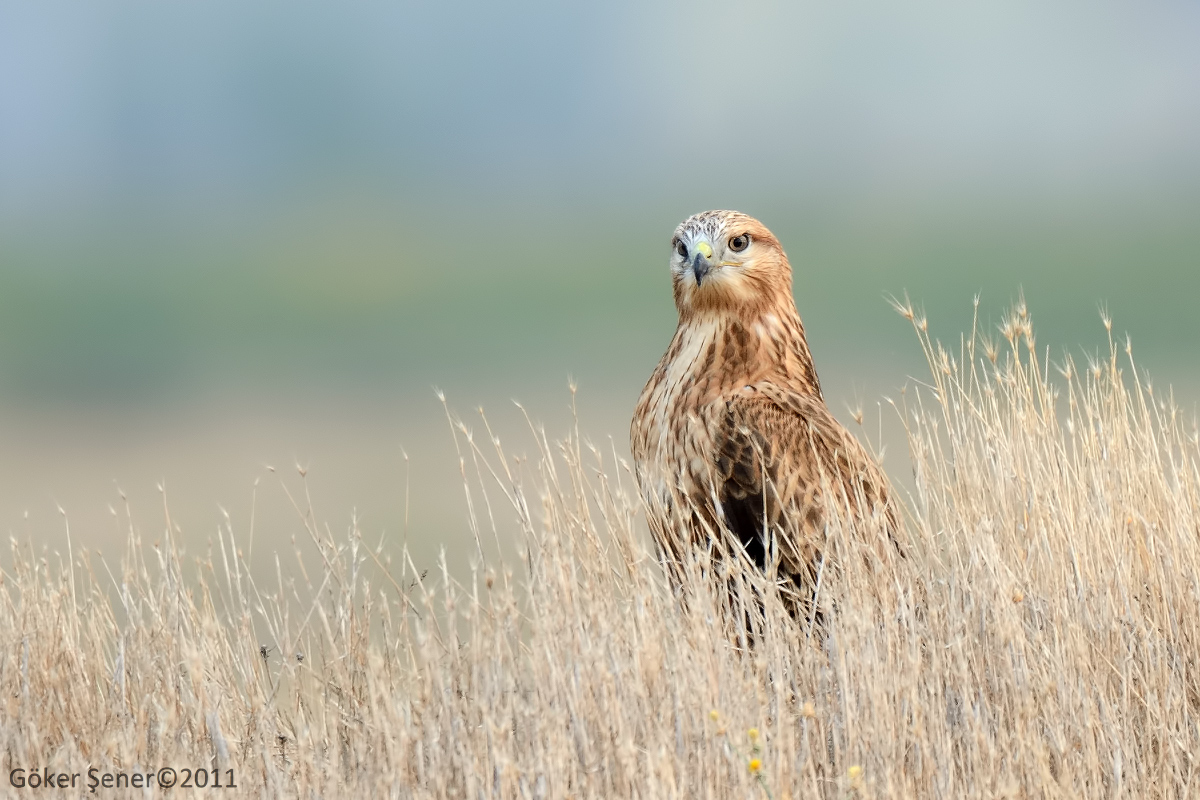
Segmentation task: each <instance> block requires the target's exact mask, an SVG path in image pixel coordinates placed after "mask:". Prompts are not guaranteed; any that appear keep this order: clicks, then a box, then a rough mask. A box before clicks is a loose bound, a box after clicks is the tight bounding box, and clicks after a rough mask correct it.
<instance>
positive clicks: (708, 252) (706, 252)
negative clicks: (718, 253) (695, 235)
mask: <svg viewBox="0 0 1200 800" xmlns="http://www.w3.org/2000/svg"><path fill="white" fill-rule="evenodd" d="M696 249H697V250H699V251H700V252H701V254H703V256H704V257H705V258H712V256H713V249H712V245H710V244H709V243H708V242H696Z"/></svg>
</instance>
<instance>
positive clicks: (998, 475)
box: [0, 305, 1200, 800]
mask: <svg viewBox="0 0 1200 800" xmlns="http://www.w3.org/2000/svg"><path fill="white" fill-rule="evenodd" d="M900 310H901V312H902V313H904V314H905V315H906V316H908V317H909V318H910V319H912V320H913V323H914V326H915V327H916V329H917V333H918V337H919V340H920V342H921V343H922V346H923V347H924V348H925V349H926V352H927V355H928V358H929V362H930V366H931V375H930V377H929V380H928V382H927V383H923V384H921V385H918V386H915V387H913V388H911V389H910V390H909V391H908V392H907V393H906V394H905V395H904V397H903V398H902V399H903V402H902V403H900V404H899V406H898V411H899V416H900V418H901V419H902V420H903V422H904V426H905V429H906V431H907V434H908V441H909V445H910V453H911V462H912V478H911V481H910V482H909V485H911V487H912V497H911V500H910V502H909V504H908V505H909V509H908V511H909V520H908V528H909V536H910V538H911V542H912V543H911V550H910V553H909V557H907V558H905V559H898V560H897V561H898V563H896V564H894V565H891V566H889V567H887V570H886V572H885V573H883V574H879V573H878V572H872V571H871V570H868V569H866V568H865V567H861V566H858V565H861V564H862V563H863V559H862V558H856V557H855V555H856V553H857V552H858V551H860V550H863V547H864V546H863V545H862V544H861V540H862V538H863V537H862V536H860V535H858V533H857V532H855V531H850V530H844V529H837V530H832V531H831V532H830V537H831V542H832V545H831V549H832V551H833V552H835V553H836V554H837V555H838V557H839V562H838V563H840V564H841V565H842V566H841V568H839V569H829V570H827V571H826V572H825V573H824V576H823V583H822V589H821V603H822V605H823V606H824V608H825V610H826V612H827V613H826V622H825V629H826V631H825V634H824V635H822V634H821V632H820V631H817V632H816V633H815V634H814V635H813V636H811V637H810V636H808V635H807V634H808V631H807V630H805V629H803V628H802V627H800V626H797V625H796V624H795V623H793V622H791V621H790V620H789V619H787V618H786V616H785V615H784V614H783V613H782V612H781V610H780V605H779V603H778V602H777V598H775V597H774V596H773V595H772V593H771V590H770V588H769V587H763V586H762V585H761V581H756V579H755V578H754V577H753V576H750V575H745V574H742V575H740V577H739V575H738V570H737V568H736V567H734V568H729V569H732V571H733V573H734V578H735V579H737V580H740V581H741V583H742V584H743V585H746V584H755V585H753V586H750V587H749V588H748V589H746V591H747V592H753V593H757V594H764V593H765V596H766V598H767V600H766V603H765V604H764V605H763V606H762V609H763V612H762V614H760V615H755V614H751V615H750V616H751V617H752V618H753V619H752V621H751V624H752V625H753V626H754V628H755V630H754V631H752V636H753V640H754V645H753V647H751V648H749V649H747V648H746V647H745V641H746V631H744V630H741V629H740V628H741V627H743V626H744V625H745V624H746V619H747V616H746V615H745V614H728V613H724V612H723V611H722V610H721V606H722V604H723V603H726V602H728V600H727V595H726V594H725V593H724V592H722V591H716V590H714V587H715V586H724V585H725V584H724V581H725V580H727V579H728V577H729V576H728V575H726V576H725V577H722V578H719V579H717V580H715V581H710V580H708V579H706V578H704V577H703V575H704V574H711V573H712V572H713V571H716V572H721V571H722V569H723V568H722V567H721V566H720V565H713V564H711V563H708V562H707V556H706V555H705V554H697V556H696V560H695V562H694V563H692V564H689V565H688V571H689V578H688V580H687V583H686V585H685V587H684V591H683V595H682V596H677V595H676V594H674V593H673V592H672V591H671V589H670V587H669V586H668V584H667V582H666V581H665V579H664V575H663V571H662V568H661V566H660V565H659V564H658V563H657V562H656V559H655V557H654V554H653V551H652V549H651V548H650V546H649V544H648V541H647V539H646V537H645V535H644V533H643V532H642V531H643V527H644V523H643V522H642V521H641V520H640V518H639V510H638V508H637V505H636V501H635V500H633V499H631V492H630V489H631V486H630V481H629V476H628V473H627V471H626V469H625V468H624V467H623V466H620V465H617V466H616V467H614V465H613V464H612V460H611V458H602V457H601V455H600V454H599V453H597V452H593V451H590V450H589V449H588V448H586V447H583V446H582V445H581V442H580V438H579V437H578V434H575V435H573V436H571V437H570V438H569V439H568V440H567V441H566V442H564V443H562V444H561V445H554V446H552V445H551V444H550V443H548V442H547V441H546V440H545V438H544V437H541V438H538V439H537V453H538V454H537V456H536V458H534V459H533V460H532V461H528V462H520V463H518V462H514V461H512V460H510V459H507V458H505V456H504V455H503V454H502V453H501V452H500V450H499V445H498V444H495V446H493V442H492V441H491V440H490V437H486V438H484V437H479V436H477V437H475V438H474V439H471V438H470V437H468V436H466V435H464V434H463V433H461V432H460V445H461V447H462V448H463V449H462V455H463V458H464V463H465V465H466V470H465V474H467V475H469V476H470V480H469V481H468V484H469V486H470V491H469V504H470V509H471V513H472V518H473V519H475V520H477V521H478V524H477V526H476V532H477V535H478V537H479V538H480V544H479V551H480V553H481V554H482V553H483V552H485V551H488V552H491V551H492V550H494V548H493V547H492V545H493V542H492V541H490V538H489V537H491V536H492V533H491V531H492V530H493V523H492V522H490V520H493V519H494V520H496V521H497V522H496V525H497V526H498V527H499V528H503V522H502V520H509V521H514V520H515V522H516V524H517V526H518V527H519V529H520V533H519V536H518V537H517V541H518V545H519V548H520V550H521V553H522V557H521V558H520V559H511V560H510V561H509V562H507V566H505V564H502V563H498V562H496V560H495V559H494V557H493V558H492V560H491V563H488V562H486V561H480V562H479V568H478V570H477V571H476V572H475V573H472V574H470V575H467V576H459V577H460V578H461V581H456V580H455V579H454V577H453V576H448V575H446V574H444V572H443V573H442V574H437V573H436V572H435V574H428V575H425V576H424V577H422V576H421V575H420V573H419V572H418V571H417V570H416V569H415V567H414V565H413V564H412V563H411V561H408V560H406V559H397V563H395V564H394V565H388V564H381V563H380V562H379V560H378V559H379V558H381V557H379V556H376V554H375V551H374V550H373V549H372V548H370V547H369V546H368V545H367V544H366V543H364V542H363V541H362V540H361V538H360V537H358V535H357V534H352V535H351V536H350V537H349V538H347V539H346V540H344V541H337V540H335V539H334V538H333V537H331V536H330V535H329V534H328V533H326V532H324V531H322V530H320V529H319V528H318V527H317V526H315V525H314V524H312V520H311V518H309V517H307V516H306V517H305V519H306V524H307V525H308V526H309V530H310V533H311V537H312V540H313V542H314V543H315V546H316V548H317V550H318V551H319V557H317V558H315V559H310V560H309V565H308V568H307V571H303V570H300V569H296V570H294V579H293V578H288V577H287V576H286V575H285V574H282V573H283V570H282V569H281V570H280V573H281V574H280V575H279V577H278V579H277V581H275V583H274V585H273V586H272V587H271V588H269V589H268V588H266V587H263V586H260V585H257V584H255V582H254V581H252V580H251V579H250V577H249V574H248V572H247V569H246V565H245V563H244V560H243V559H242V558H241V555H240V549H239V548H240V547H241V544H240V539H239V536H240V535H241V534H240V533H239V532H237V531H233V530H229V529H227V530H226V531H224V532H223V533H222V536H221V539H220V541H219V543H217V544H216V545H214V551H213V553H211V554H210V555H208V556H207V557H205V558H201V559H199V560H197V559H195V558H194V557H188V558H185V557H184V556H183V555H182V554H181V553H180V552H179V551H178V550H177V549H176V547H175V546H174V544H173V543H172V541H171V539H170V538H169V537H168V538H166V539H164V540H163V541H162V542H160V543H156V544H154V545H146V546H143V545H142V543H141V542H139V541H138V540H137V536H136V534H133V533H131V539H130V546H129V552H128V554H127V557H126V559H125V560H124V563H123V566H122V567H121V568H120V569H116V568H114V569H113V571H112V572H110V571H109V570H108V568H107V567H106V566H104V565H103V564H102V563H101V562H99V560H98V559H96V558H94V557H91V556H88V555H86V554H82V555H81V554H80V553H78V552H76V553H74V555H73V556H72V554H70V553H68V554H67V555H66V559H65V560H54V559H48V558H41V557H37V556H35V555H34V554H33V553H31V551H30V550H29V549H28V548H27V547H25V546H17V545H16V544H14V546H13V552H12V562H11V566H10V567H9V568H8V570H7V571H6V572H5V574H4V584H3V602H2V603H0V631H2V632H3V644H4V648H3V651H2V654H0V689H2V691H3V697H4V698H5V703H6V708H5V710H4V712H3V714H2V715H0V737H2V740H3V747H4V751H5V775H7V771H8V770H9V769H12V768H13V767H26V768H40V767H50V768H51V769H53V770H59V771H68V772H71V771H81V772H86V769H87V766H88V765H95V766H97V767H99V768H100V769H112V770H116V769H126V770H129V769H151V770H153V769H156V768H158V767H159V766H164V765H171V766H175V767H181V766H188V765H194V766H214V765H216V766H220V767H221V768H222V769H225V768H233V769H235V770H236V777H237V781H238V783H239V785H240V787H241V791H242V792H243V793H247V794H256V795H266V796H277V795H283V796H312V797H316V796H326V797H329V796H339V795H345V794H350V793H351V792H356V793H358V794H359V795H360V796H372V797H374V796H395V797H463V798H471V800H475V799H476V798H561V797H576V798H584V797H641V798H667V797H687V798H692V797H721V798H723V797H746V798H749V797H767V796H770V797H774V798H785V797H796V798H799V797H826V798H843V797H922V798H925V797H944V798H961V797H1043V796H1047V797H1050V796H1063V797H1078V796H1089V797H1100V796H1104V797H1107V796H1137V797H1190V796H1195V795H1196V794H1197V793H1200V788H1198V783H1200V781H1198V780H1197V778H1196V777H1195V767H1196V764H1195V755H1194V754H1195V753H1197V752H1200V729H1198V728H1197V722H1198V720H1200V716H1198V708H1197V704H1198V702H1200V683H1198V682H1200V665H1198V664H1197V655H1198V654H1200V637H1198V634H1200V630H1198V627H1197V626H1198V624H1200V608H1198V601H1197V585H1196V577H1197V575H1198V574H1200V563H1198V562H1200V544H1198V540H1197V536H1198V534H1200V473H1198V472H1197V469H1198V464H1200V450H1198V446H1197V435H1196V431H1195V428H1194V427H1188V426H1185V424H1184V421H1183V419H1182V418H1181V415H1180V414H1179V413H1178V412H1177V411H1176V409H1175V407H1174V405H1173V404H1172V403H1171V401H1170V399H1169V398H1160V397H1159V396H1158V395H1157V394H1155V393H1153V392H1152V391H1151V389H1150V387H1148V386H1145V385H1143V384H1142V383H1140V382H1139V380H1138V378H1137V375H1136V371H1135V369H1134V368H1133V366H1132V363H1131V361H1129V356H1128V353H1123V352H1121V349H1120V348H1118V347H1115V346H1114V347H1113V348H1112V352H1111V354H1109V356H1108V357H1106V358H1105V359H1103V360H1101V361H1099V362H1098V363H1094V364H1091V363H1090V364H1088V365H1087V368H1086V369H1080V368H1078V366H1077V365H1075V364H1073V363H1072V362H1071V361H1070V360H1065V361H1064V362H1063V363H1062V364H1060V365H1052V364H1049V363H1047V362H1046V360H1045V359H1044V357H1043V356H1039V354H1038V353H1037V352H1036V350H1035V348H1034V346H1033V336H1032V331H1031V328H1030V325H1029V320H1028V318H1027V316H1026V314H1025V312H1024V310H1023V309H1022V308H1020V307H1018V309H1017V310H1015V311H1014V312H1013V314H1012V316H1011V318H1010V319H1009V320H1008V321H1007V322H1006V324H1005V326H1004V327H1003V329H1002V332H1001V335H1000V336H999V337H998V339H997V342H998V343H997V344H994V345H993V344H989V343H988V342H987V341H985V337H982V336H978V335H975V334H974V333H972V335H971V336H970V337H969V338H968V337H964V339H963V342H962V344H961V346H960V347H958V348H956V349H955V350H954V351H947V350H944V349H942V348H941V347H940V346H938V345H936V344H935V343H933V342H931V341H930V339H929V338H928V335H927V334H926V332H925V324H924V322H923V321H922V320H921V319H920V318H919V317H917V316H916V315H915V314H913V312H912V310H911V307H910V306H907V305H900ZM1123 367H1124V374H1122V370H1123ZM464 430H465V429H464ZM480 441H483V442H484V444H483V445H481V446H479V447H477V446H476V445H477V443H478V442H480ZM500 535H501V534H497V536H500ZM485 541H486V542H487V546H486V547H485V544H484V542H485ZM72 558H73V560H72ZM478 558H480V557H479V556H477V559H478ZM68 563H69V564H71V566H70V567H68V566H67V564H68ZM750 607H751V608H754V607H756V606H754V604H751V606H750ZM263 643H265V644H266V645H267V646H268V648H269V649H268V650H267V651H266V656H265V657H264V656H263V655H262V653H260V645H262V644H263ZM298 653H302V654H303V656H304V657H303V659H302V660H300V659H298V658H297V654H298ZM4 786H5V790H6V791H10V790H9V789H8V786H7V783H5V784H4ZM176 791H178V790H176Z"/></svg>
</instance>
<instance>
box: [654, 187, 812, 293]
mask: <svg viewBox="0 0 1200 800" xmlns="http://www.w3.org/2000/svg"><path fill="white" fill-rule="evenodd" d="M671 249H672V252H671V276H672V278H673V279H674V282H675V306H676V307H677V308H678V309H679V313H680V314H681V315H691V314H700V313H704V312H718V313H719V312H722V311H732V312H737V313H741V314H744V313H746V312H747V311H748V310H751V309H753V308H756V307H757V308H762V309H763V310H766V309H767V308H769V307H771V306H773V305H774V304H775V303H777V302H789V303H790V302H792V269H791V267H790V266H789V265H788V260H787V256H786V255H784V252H783V248H782V247H780V245H779V240H778V239H776V238H775V236H774V235H773V234H772V233H771V232H770V231H769V230H767V227H766V226H765V225H763V224H762V223H761V222H759V221H758V220H756V219H754V218H753V217H749V216H746V215H745V214H742V213H740V212H738V211H705V212H703V213H701V214H696V215H695V216H692V217H689V218H688V219H686V220H684V221H683V222H682V223H681V224H680V225H679V227H678V228H676V229H675V236H674V237H673V238H672V239H671Z"/></svg>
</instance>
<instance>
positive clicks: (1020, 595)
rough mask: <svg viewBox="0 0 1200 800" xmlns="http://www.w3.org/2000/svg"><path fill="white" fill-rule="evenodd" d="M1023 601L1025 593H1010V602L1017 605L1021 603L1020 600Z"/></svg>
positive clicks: (1015, 590) (1014, 591)
mask: <svg viewBox="0 0 1200 800" xmlns="http://www.w3.org/2000/svg"><path fill="white" fill-rule="evenodd" d="M1024 599H1025V593H1024V592H1022V591H1021V590H1020V589H1013V593H1012V601H1013V602H1014V603H1019V602H1021V601H1022V600H1024Z"/></svg>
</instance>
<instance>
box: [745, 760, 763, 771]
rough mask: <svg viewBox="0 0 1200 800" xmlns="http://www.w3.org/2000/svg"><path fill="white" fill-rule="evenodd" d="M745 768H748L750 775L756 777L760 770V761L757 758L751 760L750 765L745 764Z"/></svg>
mask: <svg viewBox="0 0 1200 800" xmlns="http://www.w3.org/2000/svg"><path fill="white" fill-rule="evenodd" d="M746 766H747V767H749V769H750V774H751V775H757V774H758V771H759V770H760V769H762V760H760V759H757V758H752V759H750V763H749V764H747V765H746Z"/></svg>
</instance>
